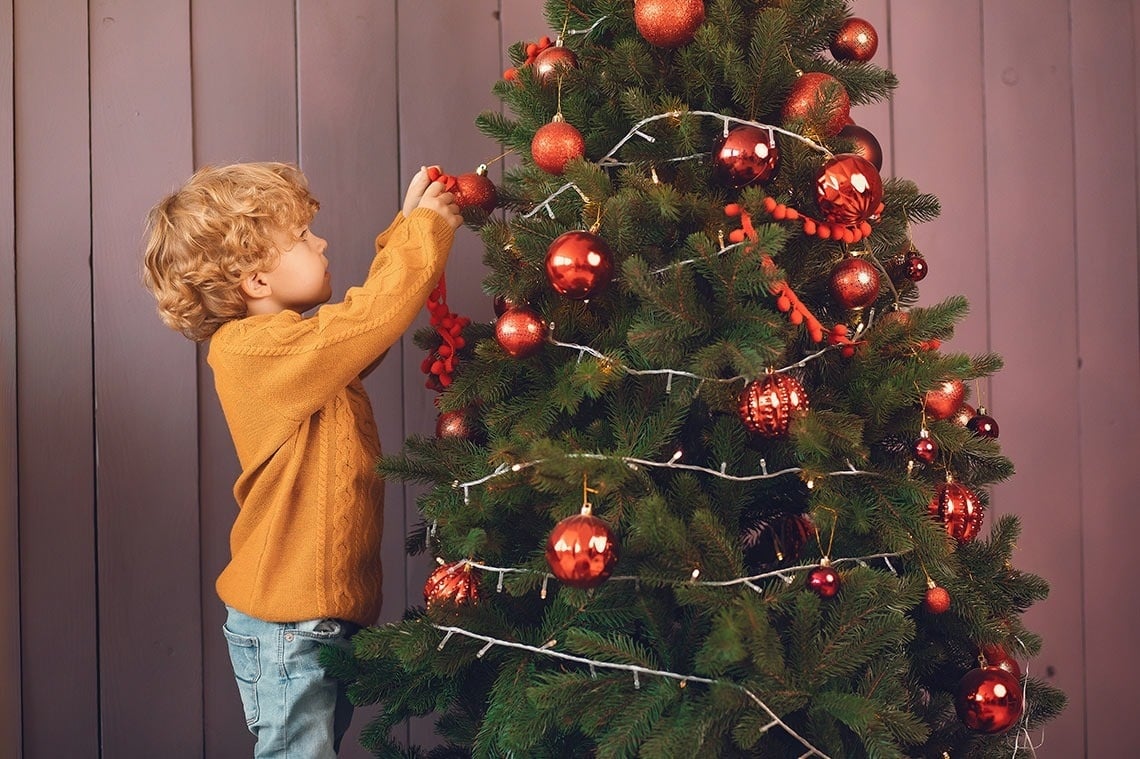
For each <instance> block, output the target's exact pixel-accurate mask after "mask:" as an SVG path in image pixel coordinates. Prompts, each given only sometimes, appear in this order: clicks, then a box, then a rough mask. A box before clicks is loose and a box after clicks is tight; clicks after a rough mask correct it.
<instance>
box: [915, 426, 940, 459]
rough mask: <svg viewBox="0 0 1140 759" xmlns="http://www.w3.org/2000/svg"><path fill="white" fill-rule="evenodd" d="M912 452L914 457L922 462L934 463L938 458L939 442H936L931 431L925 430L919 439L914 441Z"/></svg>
mask: <svg viewBox="0 0 1140 759" xmlns="http://www.w3.org/2000/svg"><path fill="white" fill-rule="evenodd" d="M912 452H913V453H914V457H915V458H916V459H918V460H919V461H921V462H922V463H924V464H933V463H934V460H935V459H937V458H938V443H936V442H934V440H933V439H932V438H931V437H930V433H928V432H927V431H926V430H923V431H922V434H921V435H919V438H918V440H916V441H914V447H913V449H912Z"/></svg>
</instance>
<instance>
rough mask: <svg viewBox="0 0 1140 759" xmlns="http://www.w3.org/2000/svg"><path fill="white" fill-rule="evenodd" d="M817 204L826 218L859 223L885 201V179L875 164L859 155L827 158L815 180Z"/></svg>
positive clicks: (840, 155) (870, 215)
mask: <svg viewBox="0 0 1140 759" xmlns="http://www.w3.org/2000/svg"><path fill="white" fill-rule="evenodd" d="M815 201H816V205H818V206H819V210H820V211H821V212H822V213H823V216H824V218H825V219H827V220H828V221H830V222H833V223H835V224H844V225H848V224H858V223H859V222H861V221H866V220H867V219H869V218H871V217H872V216H874V215H875V212H876V211H878V209H879V206H880V205H881V204H882V202H883V180H882V178H881V177H880V176H879V172H878V170H877V169H876V168H875V167H874V165H873V164H872V163H871V162H870V161H868V160H867V159H866V158H864V157H863V156H861V155H859V154H857V153H840V154H839V155H836V156H834V157H832V158H830V159H828V160H827V161H826V162H825V163H824V164H823V166H822V167H821V168H820V170H819V175H818V176H817V177H816V180H815Z"/></svg>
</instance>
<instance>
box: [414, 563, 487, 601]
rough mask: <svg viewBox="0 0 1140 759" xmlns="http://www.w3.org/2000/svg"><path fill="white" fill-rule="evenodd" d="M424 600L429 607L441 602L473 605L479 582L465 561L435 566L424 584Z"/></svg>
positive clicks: (477, 598)
mask: <svg viewBox="0 0 1140 759" xmlns="http://www.w3.org/2000/svg"><path fill="white" fill-rule="evenodd" d="M424 601H425V602H426V603H427V606H428V608H429V609H431V608H434V607H436V606H439V605H443V604H452V605H455V606H467V605H473V604H476V603H478V602H479V583H478V582H476V579H475V576H474V572H472V570H471V565H470V564H468V563H467V562H466V561H456V562H453V563H451V564H443V565H442V566H439V567H437V568H436V570H435V571H434V572H432V573H431V576H430V577H428V580H427V583H426V584H425V585H424Z"/></svg>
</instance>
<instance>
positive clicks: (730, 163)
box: [713, 124, 780, 189]
mask: <svg viewBox="0 0 1140 759" xmlns="http://www.w3.org/2000/svg"><path fill="white" fill-rule="evenodd" d="M779 160H780V151H779V150H777V148H776V138H775V136H774V135H773V134H772V132H771V130H768V129H761V128H760V127H754V126H752V125H751V124H744V125H742V126H738V127H735V128H733V129H731V130H730V131H729V133H728V134H727V135H725V136H724V137H723V138H722V139H721V140H720V141H719V142H718V143H717V146H716V148H714V149H713V176H714V177H715V178H716V180H717V181H718V182H720V183H722V184H724V185H726V186H728V187H731V188H733V189H740V188H741V187H747V186H748V185H751V184H756V183H757V182H764V181H767V180H768V179H769V178H771V176H772V174H774V173H775V171H776V166H777V164H778V163H779Z"/></svg>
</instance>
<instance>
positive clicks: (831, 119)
mask: <svg viewBox="0 0 1140 759" xmlns="http://www.w3.org/2000/svg"><path fill="white" fill-rule="evenodd" d="M781 115H782V116H783V119H784V121H785V122H787V121H806V122H807V123H808V125H809V126H810V127H812V128H814V129H816V130H818V131H819V132H821V133H822V134H823V136H825V137H833V136H835V135H837V134H839V130H841V129H843V127H845V126H846V125H847V124H848V123H850V121H851V98H850V97H848V95H847V90H845V89H844V88H843V85H842V84H840V83H839V80H838V79H836V78H835V77H833V76H832V75H831V74H824V73H823V72H820V71H811V72H808V73H806V74H801V75H800V76H799V77H798V78H797V79H796V81H795V84H793V85H792V89H791V91H790V92H789V93H788V98H787V100H785V101H784V107H783V109H782V110H781Z"/></svg>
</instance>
